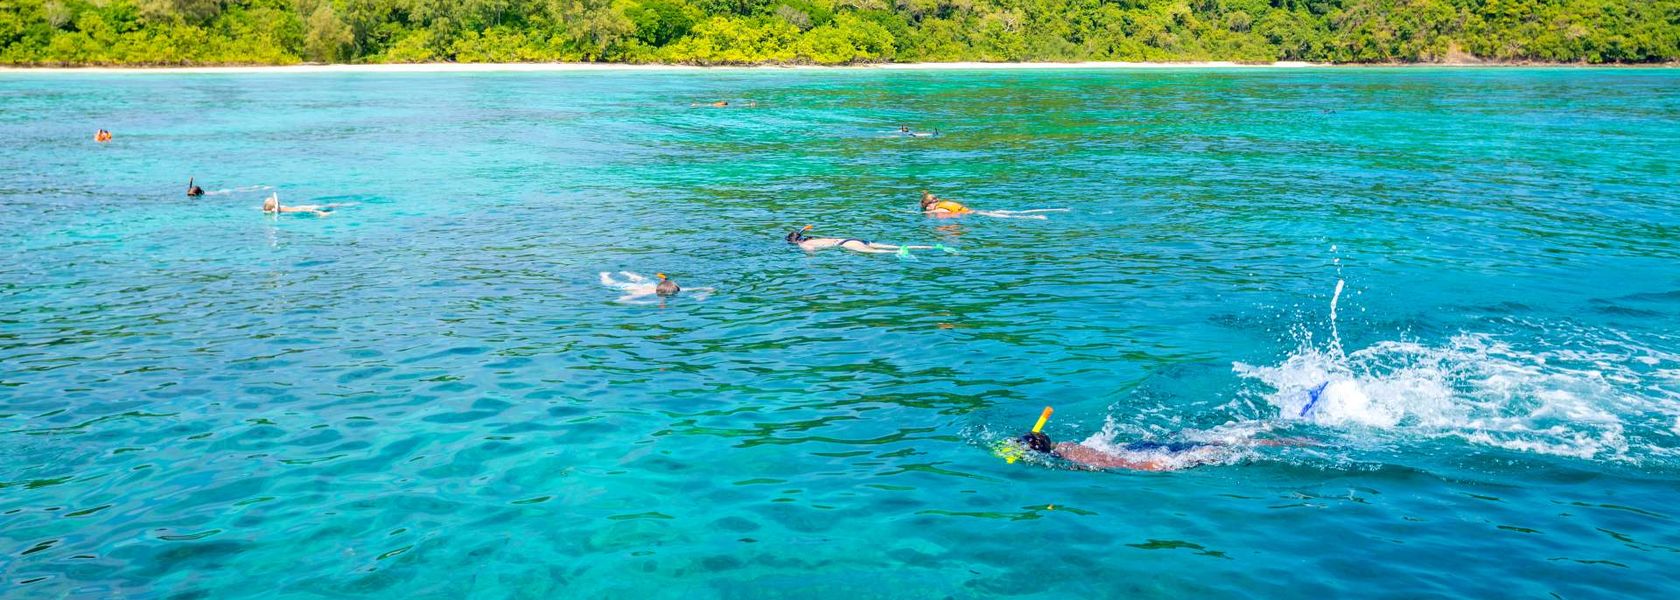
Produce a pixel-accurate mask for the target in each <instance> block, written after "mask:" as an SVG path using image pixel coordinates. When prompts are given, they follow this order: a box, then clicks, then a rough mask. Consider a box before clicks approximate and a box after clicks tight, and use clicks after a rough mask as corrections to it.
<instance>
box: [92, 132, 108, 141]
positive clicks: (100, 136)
mask: <svg viewBox="0 0 1680 600" xmlns="http://www.w3.org/2000/svg"><path fill="white" fill-rule="evenodd" d="M93 141H95V142H109V141H111V132H110V131H106V130H104V129H101V130H99V131H95V132H93Z"/></svg>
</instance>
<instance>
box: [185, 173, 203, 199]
mask: <svg viewBox="0 0 1680 600" xmlns="http://www.w3.org/2000/svg"><path fill="white" fill-rule="evenodd" d="M203 195H204V188H201V187H198V186H196V185H193V178H191V177H188V178H187V197H188V198H197V197H199V196H203Z"/></svg>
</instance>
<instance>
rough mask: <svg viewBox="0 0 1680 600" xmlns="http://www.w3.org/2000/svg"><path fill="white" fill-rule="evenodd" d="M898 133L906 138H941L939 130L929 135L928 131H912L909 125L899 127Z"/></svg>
mask: <svg viewBox="0 0 1680 600" xmlns="http://www.w3.org/2000/svg"><path fill="white" fill-rule="evenodd" d="M898 133H899V135H902V136H904V137H939V130H938V129H935V130H933V133H928V132H926V131H914V130H912V129H910V126H909V125H899V126H898Z"/></svg>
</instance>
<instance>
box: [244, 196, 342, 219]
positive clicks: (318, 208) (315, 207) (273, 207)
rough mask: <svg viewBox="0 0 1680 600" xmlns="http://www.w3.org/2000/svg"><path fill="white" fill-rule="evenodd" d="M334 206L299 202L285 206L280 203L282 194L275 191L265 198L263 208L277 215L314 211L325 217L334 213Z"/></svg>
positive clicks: (264, 210) (318, 215) (316, 214)
mask: <svg viewBox="0 0 1680 600" xmlns="http://www.w3.org/2000/svg"><path fill="white" fill-rule="evenodd" d="M333 206H334V205H331V204H327V205H320V204H299V205H295V206H284V205H281V204H280V194H279V193H273V194H269V195H268V198H267V199H265V200H263V206H262V210H263V212H265V213H273V214H276V215H278V214H281V213H312V214H314V215H315V216H317V217H325V216H327V215H330V214H332V208H333Z"/></svg>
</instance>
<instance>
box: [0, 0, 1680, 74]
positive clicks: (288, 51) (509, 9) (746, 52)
mask: <svg viewBox="0 0 1680 600" xmlns="http://www.w3.org/2000/svg"><path fill="white" fill-rule="evenodd" d="M1471 57H1477V58H1481V59H1490V60H1522V61H1548V62H1588V63H1605V62H1657V61H1673V60H1676V59H1680V0H0V63H10V64H38V65H52V64H78V65H81V64H153V65H163V64H170V65H174V64H288V63H296V62H300V61H318V62H370V63H382V62H426V61H460V62H515V61H613V62H636V63H642V62H664V63H693V64H737V63H763V62H778V63H817V64H843V63H856V62H881V61H899V62H911V61H954V60H980V61H1050V60H1121V61H1172V60H1235V61H1273V60H1309V61H1329V62H1391V61H1403V62H1414V61H1423V62H1427V61H1442V60H1454V59H1468V58H1471Z"/></svg>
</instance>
